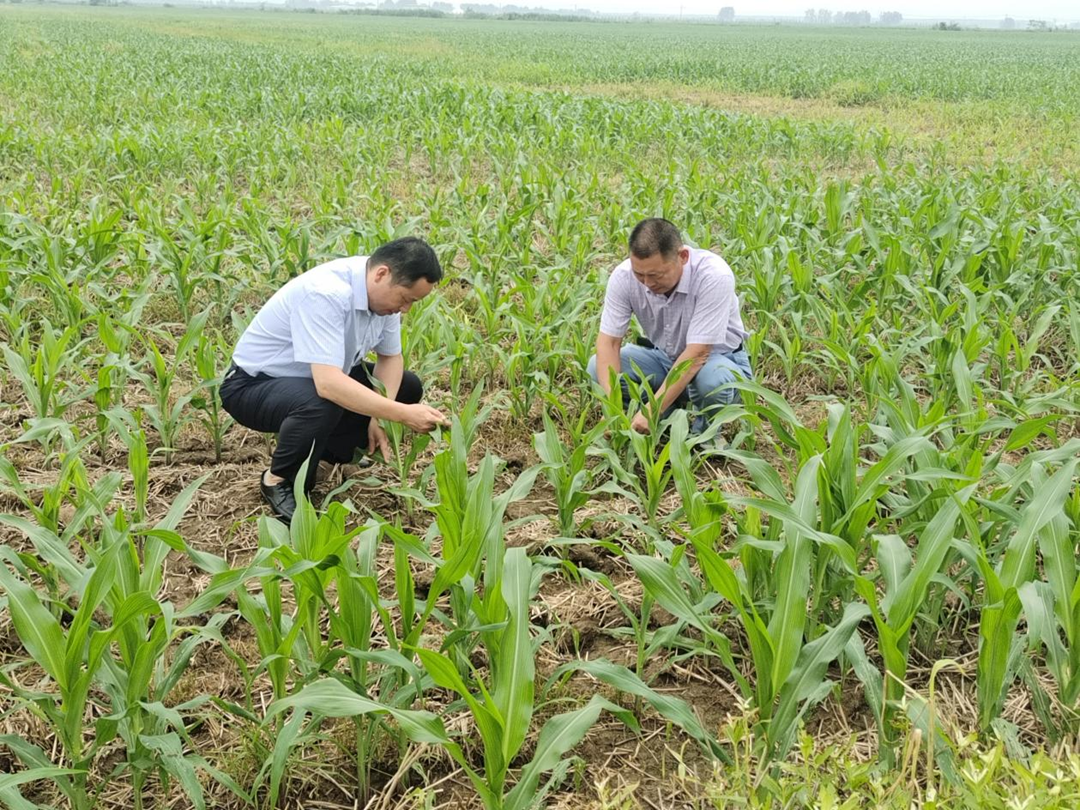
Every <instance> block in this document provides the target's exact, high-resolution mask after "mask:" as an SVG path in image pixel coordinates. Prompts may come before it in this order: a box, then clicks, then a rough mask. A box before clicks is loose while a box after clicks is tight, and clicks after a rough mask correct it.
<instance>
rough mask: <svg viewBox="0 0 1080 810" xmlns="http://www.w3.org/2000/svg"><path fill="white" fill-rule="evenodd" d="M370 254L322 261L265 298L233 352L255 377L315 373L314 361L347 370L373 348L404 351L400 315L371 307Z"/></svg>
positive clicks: (235, 359) (389, 352) (380, 351)
mask: <svg viewBox="0 0 1080 810" xmlns="http://www.w3.org/2000/svg"><path fill="white" fill-rule="evenodd" d="M367 260H368V257H367V256H350V257H348V258H344V259H335V260H334V261H331V262H327V263H326V264H320V265H319V266H318V267H313V268H311V269H310V270H308V271H307V272H306V273H304V274H303V275H299V276H297V277H296V278H294V279H292V280H291V281H290V282H288V283H287V284H286V285H285V286H284V287H282V288H281V289H280V290H278V291H277V292H276V293H274V294H273V296H271V298H270V300H269V301H267V302H266V304H265V305H264V306H263V308H262V309H260V310H259V313H258V314H257V315H256V316H255V319H254V320H253V321H252V322H251V324H250V325H249V326H248V328H247V329H245V330H244V334H242V335H241V336H240V341H239V342H238V343H237V344H236V351H235V352H233V362H234V363H236V365H237V366H239V367H240V368H242V369H243V370H244V371H246V372H247V373H248V374H251V375H252V376H254V375H256V374H267V375H269V376H271V377H311V364H312V363H319V364H322V365H327V366H337V367H338V368H340V369H341V370H342V371H344V372H345V373H346V374H348V373H349V372H350V371H351V370H352V368H353V366H355V365H356V364H357V363H359V362H360V361H361V360H363V359H364V358H365V357H366V356H367V355H368V354H369V353H370V352H371V351H375V352H377V353H378V354H382V355H394V354H401V316H400V315H399V314H398V313H396V312H395V313H394V314H393V315H376V314H375V313H374V312H372V311H371V310H369V309H368V299H367Z"/></svg>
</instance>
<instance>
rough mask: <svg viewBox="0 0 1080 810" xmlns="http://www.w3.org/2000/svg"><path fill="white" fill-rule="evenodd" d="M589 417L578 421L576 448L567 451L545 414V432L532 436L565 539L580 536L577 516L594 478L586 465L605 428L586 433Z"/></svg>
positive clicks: (583, 417)
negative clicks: (550, 489) (553, 494)
mask: <svg viewBox="0 0 1080 810" xmlns="http://www.w3.org/2000/svg"><path fill="white" fill-rule="evenodd" d="M587 418H588V413H587V412H584V413H582V415H581V416H580V417H579V418H578V423H577V425H576V430H575V431H574V433H575V435H574V437H573V441H574V444H573V445H571V446H570V447H565V446H564V445H563V443H562V440H561V439H560V437H559V431H558V428H557V427H556V426H555V423H554V421H552V419H551V417H550V416H549V415H548V413H547V411H544V414H543V419H544V430H543V431H542V432H541V433H536V434H534V435H533V446H534V447H535V448H536V454H537V455H538V456H540V460H541V461H542V462H543V463H544V476H545V477H546V478H547V480H548V483H549V484H551V487H552V489H554V490H555V505H556V507H557V509H558V517H557V521H556V522H557V525H558V528H559V534H560V536H562V537H574V536H576V534H577V521H576V520H575V518H574V513H575V511H577V510H578V509H579V508H581V507H582V506H584V505H585V504H586V503H588V501H589V499H590V497H591V495H592V493H590V492H589V489H588V487H589V484H590V483H591V478H592V474H591V472H590V470H589V468H588V466H587V464H586V462H587V459H588V454H589V450H590V449H591V448H592V447H593V446H594V444H595V443H596V441H597V439H599V437H600V436H601V435H602V434H603V432H604V429H605V427H606V425H605V424H604V423H603V422H601V423H599V424H597V425H595V426H594V427H592V428H591V429H589V430H585V429H584V424H583V422H584V420H585V419H587Z"/></svg>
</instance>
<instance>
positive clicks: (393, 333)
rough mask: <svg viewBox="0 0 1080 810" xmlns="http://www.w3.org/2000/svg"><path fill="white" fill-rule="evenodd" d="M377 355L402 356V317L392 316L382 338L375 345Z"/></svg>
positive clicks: (385, 325)
mask: <svg viewBox="0 0 1080 810" xmlns="http://www.w3.org/2000/svg"><path fill="white" fill-rule="evenodd" d="M375 353H376V354H383V355H390V354H401V316H400V315H397V314H395V315H391V316H390V317H389V318H387V319H386V323H385V324H384V325H383V331H382V336H381V337H380V338H379V342H378V343H376V344H375Z"/></svg>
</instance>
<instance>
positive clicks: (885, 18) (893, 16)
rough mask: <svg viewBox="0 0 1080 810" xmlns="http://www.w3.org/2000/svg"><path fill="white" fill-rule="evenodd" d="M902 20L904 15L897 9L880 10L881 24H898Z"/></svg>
mask: <svg viewBox="0 0 1080 810" xmlns="http://www.w3.org/2000/svg"><path fill="white" fill-rule="evenodd" d="M903 21H904V15H903V14H901V13H900V12H899V11H883V12H881V24H882V25H900V23H902V22H903Z"/></svg>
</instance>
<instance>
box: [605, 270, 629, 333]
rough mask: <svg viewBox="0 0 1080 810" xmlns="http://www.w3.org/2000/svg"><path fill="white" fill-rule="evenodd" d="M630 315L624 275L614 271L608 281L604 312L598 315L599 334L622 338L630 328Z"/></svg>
mask: <svg viewBox="0 0 1080 810" xmlns="http://www.w3.org/2000/svg"><path fill="white" fill-rule="evenodd" d="M631 314H632V309H631V306H630V291H629V290H628V289H627V288H626V274H625V273H623V272H620V271H619V270H616V271H615V272H614V273H612V274H611V277H610V278H609V279H608V283H607V292H606V294H605V295H604V310H603V312H602V313H601V314H600V332H601V333H603V334H605V335H610V336H611V337H620V338H621V337H623V336H624V335H625V334H626V330H627V329H629V328H630V315H631Z"/></svg>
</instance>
